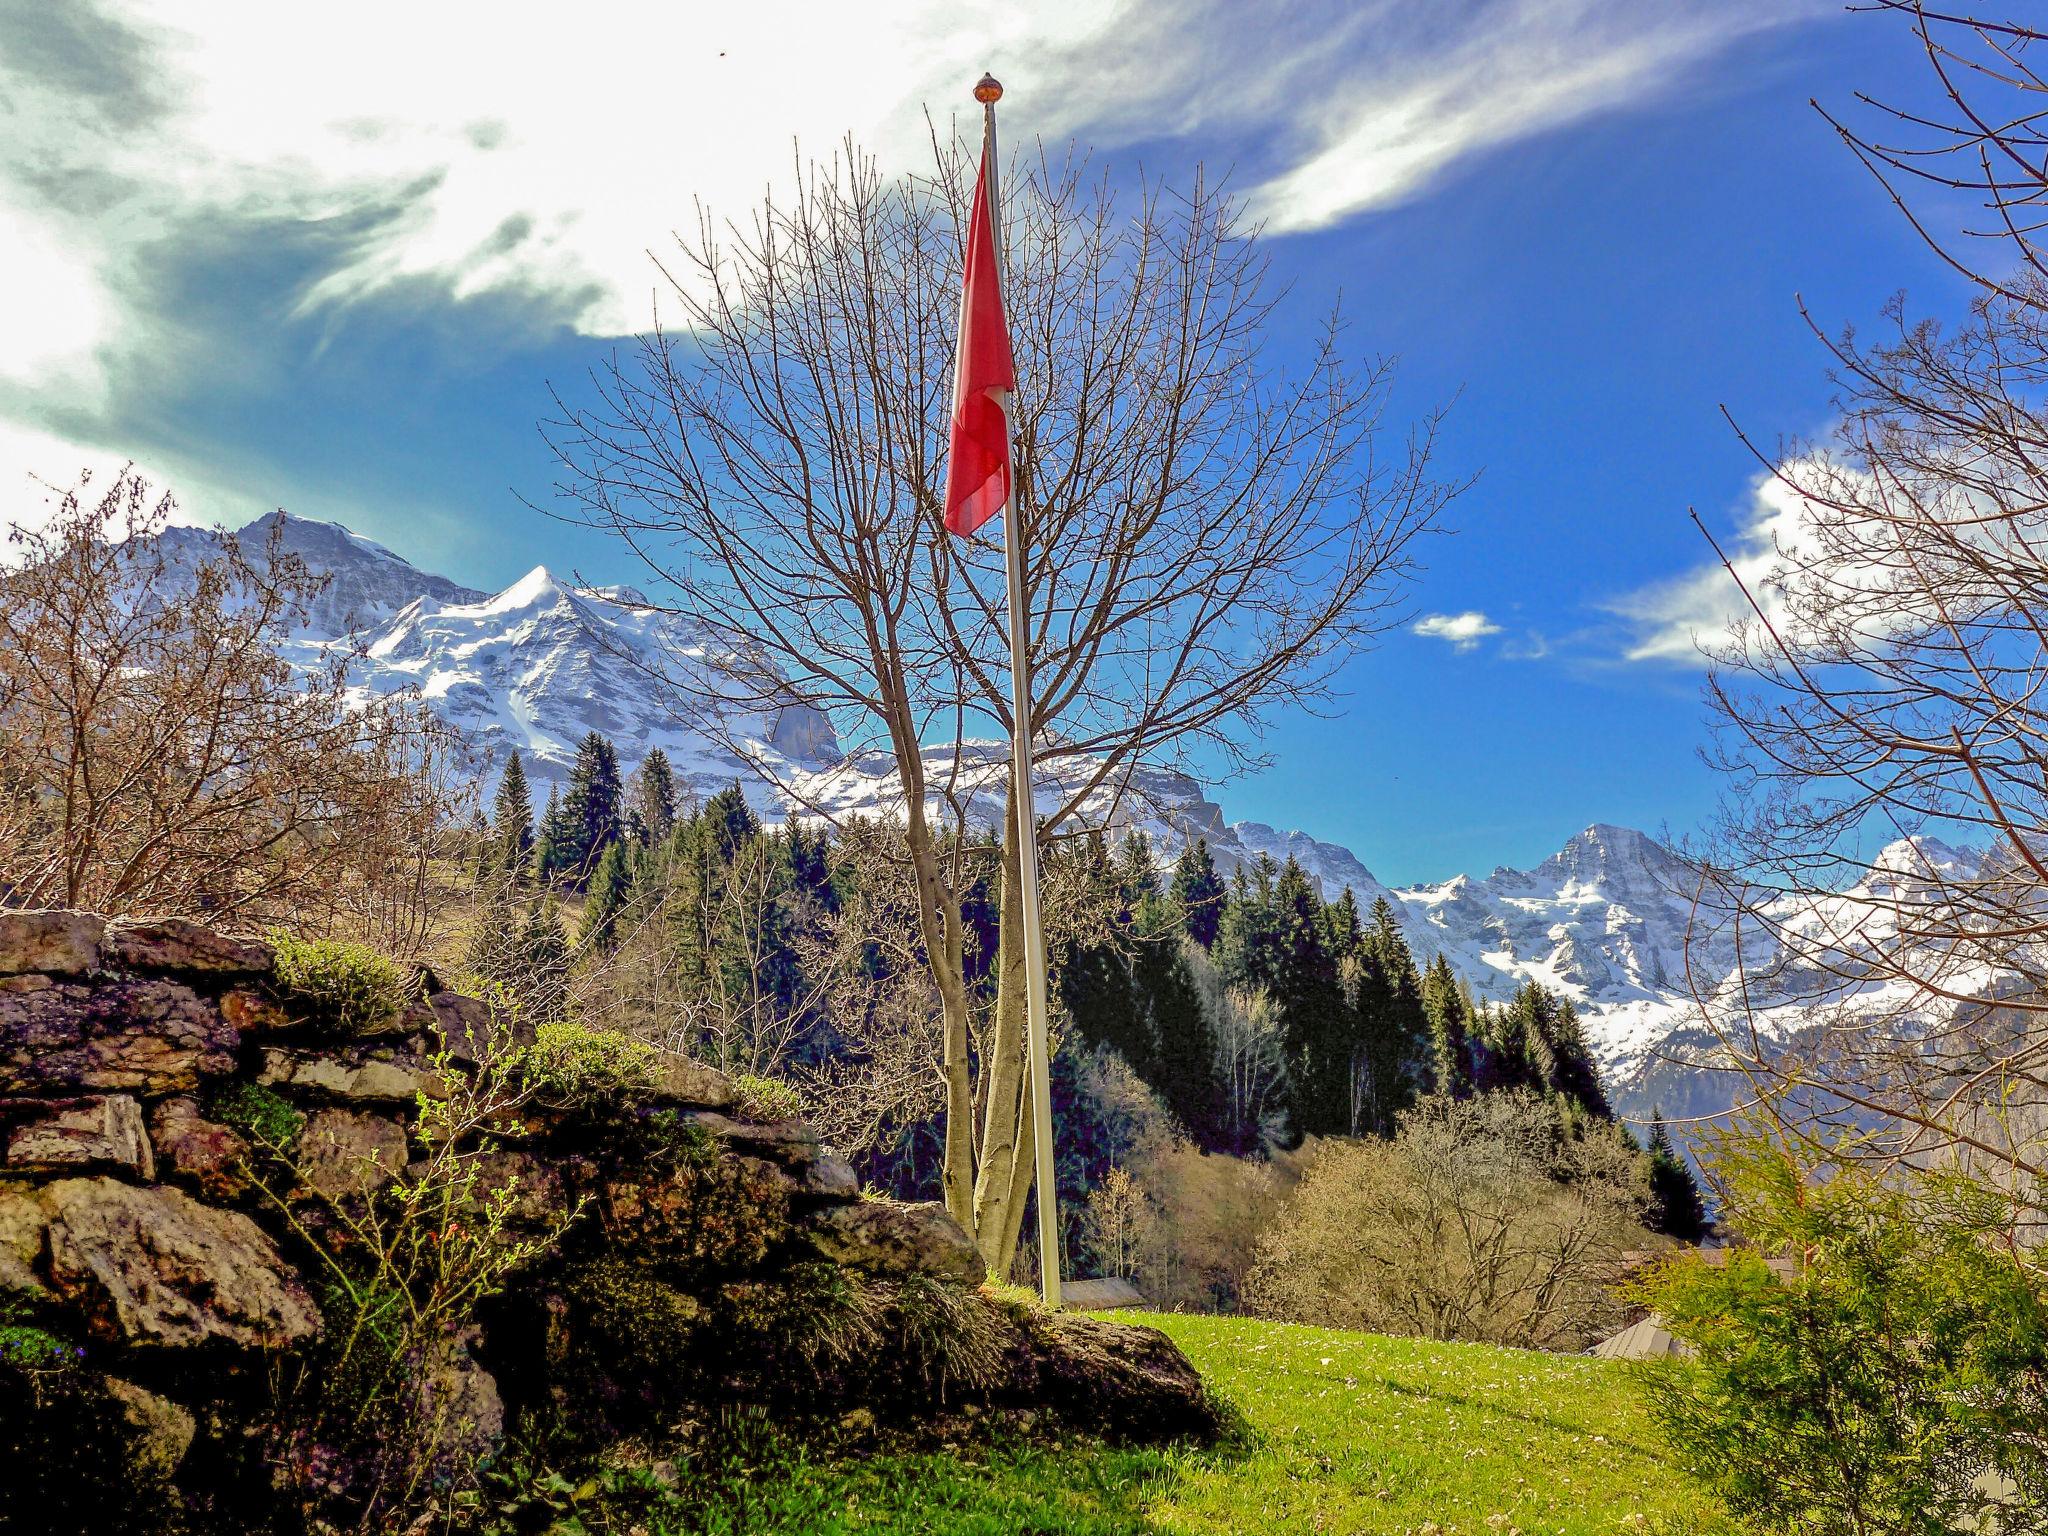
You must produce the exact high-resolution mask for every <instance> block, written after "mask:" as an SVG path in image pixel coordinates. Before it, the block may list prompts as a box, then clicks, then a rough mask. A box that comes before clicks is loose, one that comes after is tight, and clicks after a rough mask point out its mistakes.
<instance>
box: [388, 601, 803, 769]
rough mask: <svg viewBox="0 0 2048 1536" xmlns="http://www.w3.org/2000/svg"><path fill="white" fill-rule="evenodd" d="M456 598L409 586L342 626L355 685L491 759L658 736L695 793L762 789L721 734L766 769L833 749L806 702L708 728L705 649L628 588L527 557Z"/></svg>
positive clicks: (538, 764) (799, 765)
mask: <svg viewBox="0 0 2048 1536" xmlns="http://www.w3.org/2000/svg"><path fill="white" fill-rule="evenodd" d="M467 597H468V600H464V601H456V602H444V601H439V600H437V599H435V598H434V597H432V596H424V595H423V596H420V597H416V598H414V599H413V600H412V601H411V602H409V603H407V604H406V605H405V606H404V607H403V608H401V609H399V610H398V611H397V612H396V613H394V614H393V615H392V616H391V617H390V618H389V619H387V620H386V621H385V622H384V623H382V624H379V625H376V626H374V627H373V628H371V629H370V630H369V631H368V633H367V634H364V635H358V636H355V637H353V643H354V644H357V645H360V646H361V647H362V649H363V652H364V661H363V662H362V663H361V664H360V666H359V667H358V668H357V672H356V674H355V675H356V677H357V679H358V682H359V686H361V687H363V688H364V689H366V690H368V691H371V692H378V693H383V692H390V691H393V690H396V689H399V688H413V689H417V690H418V692H419V693H420V695H421V696H422V697H423V698H425V699H426V700H428V701H429V702H430V703H431V704H432V705H433V706H434V708H435V710H436V711H437V712H438V713H439V714H440V715H441V716H442V718H444V719H446V720H447V721H448V722H449V723H450V724H452V725H455V726H457V727H459V728H461V729H462V730H463V731H464V732H465V734H466V735H467V736H468V738H469V739H470V741H471V742H472V743H473V744H474V745H475V746H476V747H477V748H478V749H480V750H481V751H483V752H485V753H488V754H489V756H490V757H491V759H492V760H493V761H495V762H499V763H502V762H504V761H505V759H506V758H507V757H508V756H509V755H510V754H511V753H513V752H518V753H520V754H521V755H522V757H523V759H524V760H525V763H526V767H527V771H528V774H529V775H530V776H532V777H534V778H535V779H537V780H539V781H541V782H543V783H545V782H546V781H548V780H551V779H557V778H560V777H561V776H563V775H564V774H566V773H567V771H568V768H569V765H570V763H571V762H572V761H573V759H574V758H575V755H576V746H577V743H578V742H580V741H581V740H582V739H583V738H584V737H585V736H586V735H588V734H589V733H590V732H592V731H598V732H601V733H602V734H603V735H605V736H607V737H609V738H610V739H611V741H612V742H613V744H614V745H615V746H616V747H617V748H618V750H619V755H620V758H621V760H622V762H623V763H624V764H625V765H626V767H627V768H628V769H629V770H630V769H631V767H632V766H633V765H635V764H637V763H638V762H639V761H640V759H642V758H643V757H645V756H646V755H647V753H648V751H649V749H651V748H653V747H657V746H658V747H660V748H661V749H662V750H663V751H664V752H666V753H667V754H668V758H669V761H670V763H671V765H672V766H673V767H674V768H675V770H676V773H677V775H678V776H679V777H680V778H681V779H682V780H683V781H684V782H685V783H687V784H688V785H690V786H691V787H692V788H693V789H694V790H696V791H697V792H698V793H699V794H700V795H704V794H713V793H716V792H717V791H718V790H720V789H722V788H724V787H725V786H726V785H728V784H731V783H733V782H735V781H736V780H737V781H741V782H743V783H746V784H748V785H749V786H751V787H753V792H754V793H755V794H756V795H757V796H759V795H760V794H761V793H762V791H761V790H760V789H759V788H758V777H759V776H758V774H757V773H756V772H755V771H754V770H753V769H752V768H750V767H749V765H748V763H747V762H746V761H745V759H744V758H742V757H741V756H739V755H738V754H737V753H736V752H735V751H734V750H732V748H731V747H730V746H728V745H727V744H726V738H734V739H736V740H737V741H738V742H739V743H740V744H742V747H743V750H745V751H746V752H748V753H750V754H759V756H760V757H761V758H762V759H764V760H766V762H767V763H768V764H769V765H770V766H772V767H773V769H774V771H775V772H776V774H777V775H778V776H784V775H789V774H793V773H805V774H808V773H817V772H821V771H824V770H826V769H828V768H829V767H830V766H831V765H832V764H834V763H836V762H837V761H838V758H839V751H838V744H837V742H836V741H835V739H834V737H833V733H832V726H831V723H830V722H829V721H828V720H826V719H825V717H824V716H823V715H821V714H820V713H818V712H817V711H816V710H813V709H808V708H804V707H801V706H797V707H785V708H775V709H766V710H764V709H759V708H754V707H748V706H743V705H740V704H737V703H734V704H731V705H729V706H727V707H725V708H722V709H719V710H717V719H718V728H717V729H716V730H713V729H711V723H710V722H709V721H708V720H706V719H704V718H703V716H704V712H705V710H706V709H707V705H706V702H705V701H706V699H708V698H710V697H712V696H713V695H715V694H716V693H717V691H718V687H719V682H718V679H719V676H720V672H719V669H718V668H717V667H716V666H715V665H714V663H715V661H716V660H718V658H714V657H712V656H710V655H709V654H708V653H707V651H706V648H705V646H704V644H703V643H702V640H701V638H700V637H699V636H697V635H695V634H694V633H692V631H691V630H690V628H689V626H688V625H687V624H686V623H684V622H683V621H682V620H681V619H679V618H677V617H676V616H675V615H673V614H670V613H665V612H663V611H661V610H660V609H657V608H655V607H653V606H652V605H650V604H649V603H648V602H647V600H646V599H645V598H644V597H643V596H642V595H641V594H640V593H638V592H636V591H634V590H633V589H632V588H630V587H610V588H602V589H596V588H575V587H570V586H567V585H564V584H563V583H562V582H560V581H558V580H557V579H556V578H555V577H554V576H553V575H552V574H550V573H549V571H548V569H547V568H546V567H545V566H536V567H535V568H534V569H533V570H531V571H528V572H527V573H526V574H525V575H524V576H522V577H520V578H519V580H518V581H516V582H514V583H513V584H512V585H511V586H509V587H507V588H506V589H505V590H504V591H503V592H500V593H498V594H497V595H496V596H493V597H486V596H484V595H482V594H469V595H467ZM728 696H730V695H728Z"/></svg>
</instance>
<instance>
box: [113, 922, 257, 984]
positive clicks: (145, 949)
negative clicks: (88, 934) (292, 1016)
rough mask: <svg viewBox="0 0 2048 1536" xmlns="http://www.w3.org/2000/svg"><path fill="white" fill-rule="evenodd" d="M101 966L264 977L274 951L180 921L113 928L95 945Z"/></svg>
mask: <svg viewBox="0 0 2048 1536" xmlns="http://www.w3.org/2000/svg"><path fill="white" fill-rule="evenodd" d="M100 961H101V963H102V964H103V965H109V966H123V967H126V968H127V969H129V970H139V971H178V972H182V973H184V974H187V975H199V976H268V975H269V974H270V973H271V972H272V971H273V970H274V969H275V968H276V966H277V952H276V951H275V950H273V949H272V948H271V947H270V946H269V945H268V944H266V943H264V942H263V941H262V940H261V939H238V938H234V937H231V936H230V935H228V934H225V933H215V932H214V931H213V930H212V929H211V928H203V927H201V926H200V925H199V924H198V923H195V922H193V921H191V920H190V919H189V918H183V917H167V918H163V919H160V920H158V921H156V922H150V923H112V924H109V925H108V927H107V930H106V935H105V937H104V938H103V939H102V940H101V942H100Z"/></svg>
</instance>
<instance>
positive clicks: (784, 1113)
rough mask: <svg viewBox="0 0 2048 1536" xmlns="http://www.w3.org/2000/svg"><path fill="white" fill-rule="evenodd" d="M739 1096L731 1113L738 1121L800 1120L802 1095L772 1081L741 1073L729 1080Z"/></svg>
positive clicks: (774, 1080) (787, 1086)
mask: <svg viewBox="0 0 2048 1536" xmlns="http://www.w3.org/2000/svg"><path fill="white" fill-rule="evenodd" d="M732 1085H733V1087H734V1089H735V1090H737V1091H738V1093H739V1099H738V1101H737V1102H736V1103H735V1104H734V1106H733V1113H734V1114H736V1115H738V1116H739V1117H740V1119H742V1120H760V1121H768V1120H797V1119H801V1118H802V1117H803V1113H804V1100H803V1095H802V1094H800V1093H798V1092H797V1091H796V1089H794V1088H792V1087H791V1086H790V1085H789V1084H788V1083H785V1082H783V1081H781V1080H780V1079H778V1078H773V1077H756V1076H754V1075H753V1074H751V1073H742V1074H741V1075H740V1076H738V1077H736V1078H734V1079H733V1080H732Z"/></svg>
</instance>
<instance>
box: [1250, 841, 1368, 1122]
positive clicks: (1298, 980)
mask: <svg viewBox="0 0 2048 1536" xmlns="http://www.w3.org/2000/svg"><path fill="white" fill-rule="evenodd" d="M1261 874H1262V876H1263V874H1264V870H1263V868H1262V870H1261ZM1269 911H1270V918H1269V922H1270V924H1271V927H1270V931H1269V934H1268V935H1267V936H1266V939H1265V944H1264V947H1263V953H1252V952H1248V953H1247V956H1246V960H1245V962H1241V963H1240V966H1239V968H1240V969H1242V970H1244V972H1245V976H1244V979H1246V980H1249V981H1251V982H1252V983H1253V984H1254V985H1262V986H1264V987H1266V988H1267V989H1268V990H1269V991H1270V992H1271V993H1272V995H1273V1000H1274V1002H1275V1003H1277V1004H1278V1005H1279V1008H1280V1027H1281V1046H1282V1049H1283V1051H1284V1052H1285V1054H1286V1058H1287V1073H1288V1080H1289V1084H1290V1086H1291V1090H1292V1103H1291V1108H1292V1110H1293V1120H1294V1129H1295V1131H1296V1133H1297V1134H1300V1135H1310V1136H1343V1135H1347V1134H1349V1133H1350V1130H1351V1127H1352V1125H1353V1124H1354V1123H1355V1121H1356V1118H1357V1104H1358V1094H1357V1083H1356V1078H1355V1071H1354V1069H1355V1067H1356V1065H1357V1063H1358V1060H1359V1052H1358V1049H1357V1047H1358V1025H1357V1021H1358V1015H1357V1013H1356V1012H1355V1010H1354V1009H1353V1008H1352V1007H1351V1006H1350V1005H1349V1004H1348V1003H1347V1002H1346V1001H1345V998H1344V991H1343V988H1342V986H1341V985H1340V983H1339V981H1338V976H1337V964H1336V962H1335V961H1334V960H1333V959H1332V958H1331V956H1330V953H1329V950H1328V949H1327V948H1325V947H1324V944H1323V923H1322V898H1321V897H1320V896H1318V895H1317V894H1316V890H1315V886H1314V884H1313V882H1311V881H1310V879H1309V877H1308V872H1307V871H1306V870H1304V869H1303V868H1302V867H1301V865H1300V864H1299V863H1298V862H1297V861H1296V860H1294V859H1292V858H1290V859H1288V861H1287V863H1286V864H1285V865H1284V866H1282V867H1281V870H1280V874H1279V878H1278V879H1276V880H1273V881H1272V882H1271V897H1270V907H1269Z"/></svg>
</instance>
